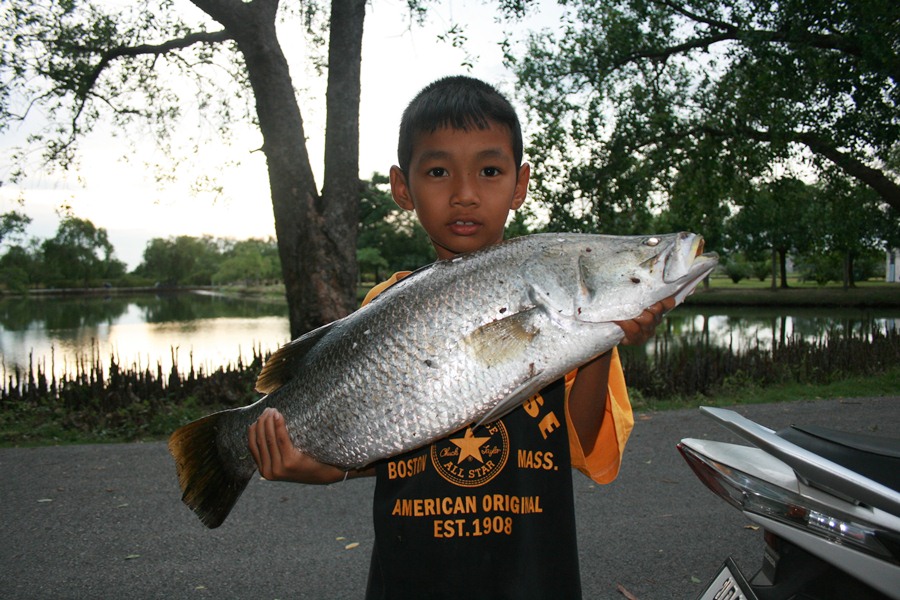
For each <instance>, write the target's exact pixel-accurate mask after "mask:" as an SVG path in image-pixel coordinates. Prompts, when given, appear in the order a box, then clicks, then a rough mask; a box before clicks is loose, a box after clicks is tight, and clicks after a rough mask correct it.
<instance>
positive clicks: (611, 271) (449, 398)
mask: <svg viewBox="0 0 900 600" xmlns="http://www.w3.org/2000/svg"><path fill="white" fill-rule="evenodd" d="M702 250H703V240H702V238H701V237H699V236H697V235H694V234H691V233H679V234H669V235H657V236H628V237H616V236H601V235H585V234H542V235H532V236H525V237H520V238H516V239H513V240H510V241H507V242H504V243H501V244H498V245H496V246H492V247H490V248H486V249H484V250H481V251H478V252H473V253H471V254H466V255H461V256H459V257H457V258H454V259H452V260H445V261H439V262H436V263H434V264H432V265H430V266H428V267H425V268H423V269H421V270H419V271H417V272H415V273H413V274H412V275H410V276H408V277H406V278H405V279H403V280H402V281H400V282H399V283H397V284H396V285H394V286H392V287H391V288H390V289H388V290H387V291H385V292H384V293H382V294H381V295H380V296H378V297H377V298H376V299H375V300H374V301H372V302H371V303H369V304H368V305H367V306H365V307H363V308H361V309H360V310H358V311H356V312H355V313H353V314H351V315H349V316H347V317H345V318H343V319H340V320H338V321H335V322H333V323H330V324H328V325H325V326H324V327H321V328H319V329H316V330H315V331H311V332H309V333H307V334H306V335H304V336H302V337H299V338H297V339H296V340H294V341H292V342H290V343H288V344H286V345H285V346H283V347H282V348H281V349H279V350H278V351H277V352H276V353H275V354H273V355H272V357H271V358H270V359H269V360H268V361H267V362H266V364H265V366H264V368H263V370H262V372H261V373H260V376H259V379H258V381H257V390H259V391H260V392H263V393H266V394H267V395H266V396H265V397H263V398H262V399H260V400H259V401H258V402H256V403H254V404H251V405H250V406H246V407H243V408H237V409H233V410H226V411H223V412H219V413H216V414H213V415H210V416H207V417H205V418H203V419H200V420H198V421H195V422H193V423H190V424H188V425H185V426H184V427H182V428H180V429H178V430H177V431H176V432H175V433H173V434H172V436H171V438H170V440H169V450H170V451H171V452H172V454H173V456H174V457H175V461H176V464H177V469H178V478H179V482H180V484H181V488H182V491H183V492H184V495H183V497H182V499H183V500H184V502H185V503H186V504H187V505H188V506H189V507H191V509H193V510H194V511H195V512H196V513H197V515H198V516H199V517H200V519H201V520H202V521H203V523H205V524H206V525H207V526H208V527H217V526H219V525H220V524H221V523H222V522H223V521H224V520H225V517H227V516H228V513H229V511H230V510H231V508H232V507H233V506H234V503H235V502H236V501H237V499H238V497H239V496H240V494H241V492H242V491H243V489H244V487H245V486H246V485H247V482H248V481H249V479H250V478H251V476H252V475H253V472H254V471H255V470H256V465H255V463H254V462H253V458H252V456H251V455H250V452H249V450H248V448H247V429H248V427H249V426H250V424H251V423H253V422H254V421H255V420H256V419H257V417H259V415H260V413H261V412H262V411H263V409H264V408H266V407H268V406H271V407H275V408H277V409H278V410H279V411H281V413H282V414H283V415H284V417H285V422H286V423H287V427H288V431H289V432H290V436H291V439H292V441H293V442H294V444H295V445H296V446H297V447H298V448H300V449H301V450H302V451H303V452H306V453H308V454H309V455H311V456H312V457H314V458H315V459H317V460H318V461H320V462H323V463H328V464H332V465H336V466H338V467H341V468H343V469H351V468H359V467H363V466H366V465H369V464H370V463H372V462H374V461H377V460H379V459H383V458H387V457H390V456H394V455H397V454H400V453H402V452H405V451H407V450H412V449H414V448H417V447H420V446H422V445H425V444H428V443H430V442H432V441H434V440H437V439H440V438H442V437H444V436H446V435H448V434H450V433H452V432H454V431H456V430H458V429H460V428H462V427H464V426H466V425H469V424H472V423H479V422H488V421H491V420H493V419H495V418H498V417H500V416H502V415H504V414H505V413H507V412H508V411H510V410H512V409H513V408H515V407H516V406H518V405H519V404H521V403H522V402H523V401H524V400H526V399H527V398H529V397H530V396H531V395H533V394H534V393H536V392H537V391H538V390H540V389H541V388H542V387H544V386H546V385H547V384H549V383H550V382H552V381H554V380H556V379H558V378H559V377H561V376H562V375H564V374H565V373H567V372H568V371H570V370H572V369H573V368H575V367H577V366H579V365H581V364H583V363H585V362H587V361H588V360H590V359H591V358H593V357H595V356H597V355H599V354H602V353H603V352H606V351H607V350H609V349H610V348H612V347H613V346H615V345H616V344H617V343H618V342H619V341H620V340H621V339H622V337H623V332H622V330H621V328H619V327H618V326H617V325H616V324H615V323H614V321H622V320H627V319H631V318H634V317H637V316H638V315H640V314H641V312H642V311H643V310H644V309H645V308H647V307H649V306H651V305H652V304H654V303H656V302H658V301H659V300H662V299H664V298H668V297H670V296H675V297H676V300H677V302H678V303H681V301H682V300H684V298H685V296H687V295H688V294H690V293H691V292H692V291H693V290H694V288H695V287H696V285H697V284H698V282H700V280H702V279H703V278H704V277H705V276H706V275H708V274H709V273H710V271H712V269H713V268H714V267H715V265H716V262H717V259H716V257H715V255H710V254H702Z"/></svg>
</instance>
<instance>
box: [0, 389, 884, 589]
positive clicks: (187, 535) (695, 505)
mask: <svg viewBox="0 0 900 600" xmlns="http://www.w3.org/2000/svg"><path fill="white" fill-rule="evenodd" d="M738 410H739V412H741V413H743V414H745V415H747V416H749V417H750V418H752V419H754V420H756V421H758V422H760V423H762V424H764V425H767V426H769V427H772V428H779V427H783V426H785V425H788V424H790V423H792V422H797V423H801V422H802V423H807V424H811V423H816V424H821V425H831V426H835V427H838V428H841V429H845V430H848V431H864V432H876V433H881V434H884V435H891V436H900V397H894V398H880V399H871V398H868V399H855V400H842V401H841V400H827V401H815V402H797V403H792V404H780V405H764V406H754V407H741V408H739V409H738ZM683 437H710V438H713V439H720V440H725V441H727V440H731V439H733V438H732V437H731V434H729V433H728V432H727V431H726V430H724V429H722V428H721V427H719V426H718V425H715V424H714V423H712V422H711V421H710V420H709V419H706V418H704V417H702V416H701V415H700V414H699V412H697V411H695V410H690V411H672V412H662V413H648V414H639V415H638V416H637V425H636V427H635V431H634V434H633V436H632V439H631V441H630V442H629V445H628V447H627V449H626V456H625V464H624V467H623V470H622V473H621V475H620V476H619V478H618V479H617V480H616V481H615V482H614V483H612V484H611V485H608V486H596V485H593V484H592V483H591V482H589V481H588V480H587V479H586V478H583V477H581V476H578V477H576V484H575V485H576V504H577V506H576V508H577V512H578V523H579V539H580V551H581V566H582V579H583V582H584V588H585V598H598V599H605V598H611V599H617V600H621V598H623V596H622V595H621V594H620V593H619V591H617V585H621V586H623V587H624V588H625V589H627V590H628V591H629V592H631V593H632V594H634V595H635V596H637V597H638V598H640V599H641V600H655V599H664V598H677V599H679V600H682V599H692V598H695V597H696V595H697V594H698V593H699V592H700V590H701V588H702V584H701V583H700V582H701V581H703V582H705V581H706V580H707V578H709V577H710V576H712V575H713V573H714V572H715V571H716V570H717V569H718V567H719V565H721V563H722V561H723V560H724V559H725V557H726V556H727V555H728V554H732V555H733V556H734V557H735V559H736V560H737V562H738V564H739V566H740V567H741V568H742V569H743V570H745V571H747V572H752V571H753V570H755V568H756V567H757V565H758V562H759V559H760V557H761V553H762V539H761V533H760V532H759V531H753V530H751V529H748V528H746V527H745V525H747V524H748V521H746V520H745V519H744V518H743V516H742V515H741V514H740V513H738V512H737V511H736V510H734V509H732V508H730V507H728V506H727V505H726V504H725V503H724V502H722V501H720V500H718V499H717V498H716V497H715V496H713V494H712V493H710V492H709V491H707V490H706V488H704V487H703V486H702V485H701V484H700V483H699V481H698V480H697V479H696V478H695V477H694V475H693V474H692V473H691V472H690V470H689V469H688V467H687V465H686V464H685V463H684V461H683V460H682V459H681V457H680V456H679V455H678V453H677V452H676V450H675V448H674V446H675V443H676V442H677V441H678V440H679V439H681V438H683ZM0 476H2V479H0V598H16V599H28V598H116V599H121V598H129V599H130V598H136V599H141V598H189V599H193V598H197V599H203V598H247V599H254V600H255V599H273V598H281V599H283V600H287V599H290V598H316V599H318V598H359V597H361V595H362V593H363V590H364V588H365V581H366V573H367V569H368V560H369V552H370V549H371V543H372V528H371V524H370V512H369V511H370V500H371V495H372V482H371V481H365V480H357V481H350V482H347V483H344V484H338V485H334V486H330V487H314V486H298V485H292V484H282V483H270V482H264V481H253V482H251V484H250V485H249V486H248V488H247V491H246V492H245V493H244V496H243V497H242V498H241V500H240V501H239V502H238V504H237V506H236V507H235V509H234V511H233V512H232V514H231V516H230V517H229V519H228V521H226V523H225V524H224V525H223V526H222V527H220V528H219V529H216V530H207V529H206V528H204V527H203V526H202V525H201V524H200V522H199V521H198V520H197V519H196V518H195V517H194V516H193V514H192V513H191V512H190V511H189V510H188V509H187V508H185V507H184V506H183V505H182V504H181V502H180V501H179V491H178V487H177V483H176V481H175V473H174V466H173V463H172V461H171V459H170V457H169V456H168V453H167V451H166V448H165V445H164V444H162V443H151V444H122V445H92V446H78V447H58V448H37V449H4V450H0Z"/></svg>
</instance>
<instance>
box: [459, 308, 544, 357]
mask: <svg viewBox="0 0 900 600" xmlns="http://www.w3.org/2000/svg"><path fill="white" fill-rule="evenodd" d="M535 310H536V309H534V308H530V309H527V310H524V311H522V312H518V313H515V314H513V315H510V316H508V317H505V318H503V319H498V320H496V321H491V322H490V323H486V324H484V325H482V326H481V327H479V328H478V329H476V330H474V331H473V332H472V333H470V334H469V335H467V336H466V337H465V338H464V339H463V344H464V345H465V346H466V347H468V348H469V350H471V352H472V354H473V355H474V356H475V358H477V359H478V360H479V361H480V362H482V363H483V364H484V365H485V366H486V367H488V368H490V367H494V366H497V365H499V364H501V363H503V362H505V361H507V360H511V359H515V358H517V357H519V356H521V355H523V354H525V353H526V352H527V351H528V346H529V344H530V343H531V340H533V339H534V336H536V335H537V334H538V332H539V331H540V330H539V329H538V328H537V326H536V325H535V324H534V323H533V318H534V314H533V313H534V311H535Z"/></svg>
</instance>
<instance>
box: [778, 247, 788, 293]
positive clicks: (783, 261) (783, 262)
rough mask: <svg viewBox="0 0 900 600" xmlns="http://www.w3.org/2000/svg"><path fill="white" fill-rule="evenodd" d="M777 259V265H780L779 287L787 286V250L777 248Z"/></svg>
mask: <svg viewBox="0 0 900 600" xmlns="http://www.w3.org/2000/svg"><path fill="white" fill-rule="evenodd" d="M778 261H779V263H778V264H779V266H780V267H781V287H782V288H787V287H788V281H787V250H779V251H778Z"/></svg>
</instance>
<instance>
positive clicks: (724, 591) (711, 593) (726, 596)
mask: <svg viewBox="0 0 900 600" xmlns="http://www.w3.org/2000/svg"><path fill="white" fill-rule="evenodd" d="M697 600H758V599H757V597H756V594H754V593H753V590H752V589H751V588H750V585H749V584H748V583H747V580H746V579H745V578H744V575H743V574H742V573H741V571H740V569H738V567H737V565H736V564H735V563H734V561H733V560H732V559H731V557H730V556H729V557H728V559H727V560H726V561H725V563H724V564H723V565H722V568H721V569H719V572H718V573H717V574H716V576H715V577H713V579H712V581H710V582H709V585H708V586H706V589H705V590H704V591H703V593H702V594H700V595H699V596H697Z"/></svg>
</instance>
